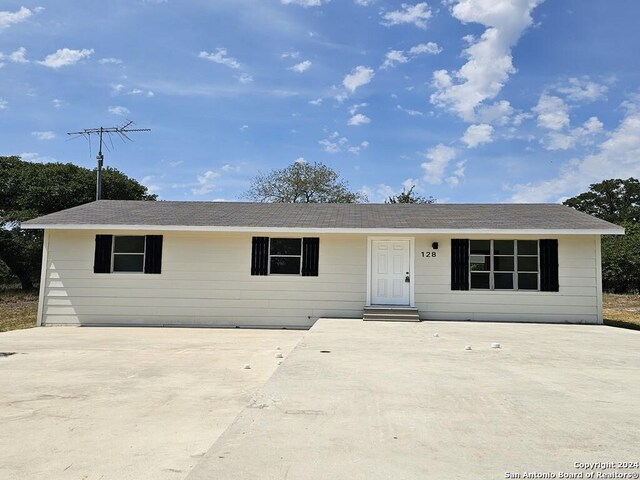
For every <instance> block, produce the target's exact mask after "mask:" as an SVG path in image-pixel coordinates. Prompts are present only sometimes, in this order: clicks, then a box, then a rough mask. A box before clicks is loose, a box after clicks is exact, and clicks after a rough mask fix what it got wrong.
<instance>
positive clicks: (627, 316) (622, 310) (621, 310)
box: [603, 293, 640, 330]
mask: <svg viewBox="0 0 640 480" xmlns="http://www.w3.org/2000/svg"><path fill="white" fill-rule="evenodd" d="M603 307H604V319H605V320H604V321H605V323H606V324H608V325H613V326H624V327H626V328H635V329H638V330H640V295H632V294H627V295H619V294H614V293H605V294H604V305H603Z"/></svg>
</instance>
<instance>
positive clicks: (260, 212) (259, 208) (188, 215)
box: [22, 200, 622, 233]
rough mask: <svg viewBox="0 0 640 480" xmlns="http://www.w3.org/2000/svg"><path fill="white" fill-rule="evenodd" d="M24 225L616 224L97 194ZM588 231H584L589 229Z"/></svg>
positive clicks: (508, 211)
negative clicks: (118, 197)
mask: <svg viewBox="0 0 640 480" xmlns="http://www.w3.org/2000/svg"><path fill="white" fill-rule="evenodd" d="M22 225H23V227H24V228H51V227H54V226H55V227H57V228H61V227H62V228H64V227H66V226H68V227H69V228H74V226H83V227H85V228H86V227H87V226H93V225H95V226H96V227H99V226H105V225H109V226H114V227H117V226H138V227H140V226H144V227H155V229H157V228H158V227H161V226H166V227H168V228H171V227H194V228H195V229H201V227H212V228H211V229H212V230H213V229H215V227H219V228H224V227H226V228H227V229H233V228H244V229H246V228H256V229H268V228H299V229H312V228H329V229H333V228H338V229H412V230H423V229H424V230H444V231H446V230H454V231H456V230H472V229H481V230H563V231H564V230H580V231H582V230H584V231H595V232H596V233H622V229H621V228H620V227H618V226H616V225H613V224H611V223H608V222H605V221H603V220H600V219H598V218H595V217H592V216H590V215H587V214H584V213H581V212H578V211H576V210H574V209H572V208H569V207H565V206H563V205H557V204H430V205H424V204H423V205H417V204H337V203H332V204H331V203H323V204H317V203H316V204H302V203H297V204H290V203H289V204H287V203H241V202H143V201H129V200H100V201H97V202H92V203H88V204H85V205H81V206H78V207H74V208H70V209H67V210H62V211H60V212H56V213H52V214H50V215H45V216H42V217H39V218H35V219H33V220H29V221H27V222H24V223H23V224H22ZM585 233H586V232H585Z"/></svg>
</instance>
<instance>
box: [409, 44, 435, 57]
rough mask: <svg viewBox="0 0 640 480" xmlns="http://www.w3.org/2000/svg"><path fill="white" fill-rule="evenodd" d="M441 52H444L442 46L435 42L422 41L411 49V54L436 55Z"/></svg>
mask: <svg viewBox="0 0 640 480" xmlns="http://www.w3.org/2000/svg"><path fill="white" fill-rule="evenodd" d="M440 52H442V48H441V47H440V46H439V45H438V44H437V43H435V42H428V43H420V44H418V45H416V46H414V47H411V48H410V49H409V54H411V55H421V54H423V53H428V54H429V55H436V54H438V53H440Z"/></svg>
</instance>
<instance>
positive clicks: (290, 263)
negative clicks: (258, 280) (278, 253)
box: [270, 257, 300, 275]
mask: <svg viewBox="0 0 640 480" xmlns="http://www.w3.org/2000/svg"><path fill="white" fill-rule="evenodd" d="M270 272H271V273H275V274H290V275H298V274H299V273H300V257H271V270H270Z"/></svg>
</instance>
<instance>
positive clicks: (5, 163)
mask: <svg viewBox="0 0 640 480" xmlns="http://www.w3.org/2000/svg"><path fill="white" fill-rule="evenodd" d="M102 182H103V197H104V198H105V199H110V200H155V199H156V195H151V194H149V193H148V191H147V188H146V187H145V186H144V185H141V184H139V183H138V182H137V181H136V180H134V179H132V178H129V177H127V176H126V175H124V174H123V173H121V172H119V171H118V170H116V169H115V168H109V167H107V168H106V169H104V170H103V176H102ZM94 199H95V171H92V170H89V169H87V168H82V167H78V166H76V165H73V164H71V163H66V164H63V163H29V162H24V161H22V160H21V159H20V157H15V156H13V157H0V260H1V261H3V262H4V263H5V265H6V267H7V268H8V269H9V270H10V271H11V273H12V274H13V275H15V276H16V277H17V278H18V279H19V280H20V283H21V285H22V288H23V289H25V290H28V289H31V288H33V285H34V283H35V281H36V279H37V278H39V272H40V264H41V252H42V232H36V231H33V230H22V229H20V223H21V222H23V221H25V220H29V219H31V218H34V217H37V216H40V215H46V214H48V213H52V212H57V211H59V210H63V209H65V208H71V207H75V206H77V205H81V204H83V203H88V202H91V201H93V200H94Z"/></svg>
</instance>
